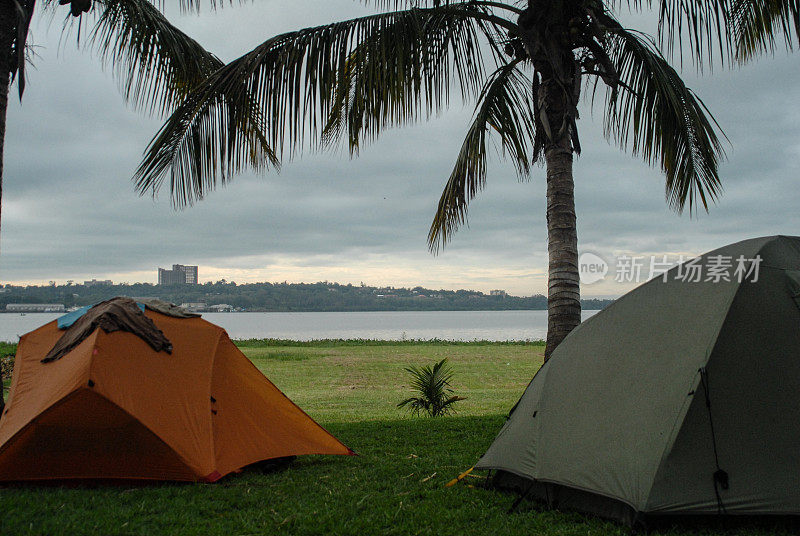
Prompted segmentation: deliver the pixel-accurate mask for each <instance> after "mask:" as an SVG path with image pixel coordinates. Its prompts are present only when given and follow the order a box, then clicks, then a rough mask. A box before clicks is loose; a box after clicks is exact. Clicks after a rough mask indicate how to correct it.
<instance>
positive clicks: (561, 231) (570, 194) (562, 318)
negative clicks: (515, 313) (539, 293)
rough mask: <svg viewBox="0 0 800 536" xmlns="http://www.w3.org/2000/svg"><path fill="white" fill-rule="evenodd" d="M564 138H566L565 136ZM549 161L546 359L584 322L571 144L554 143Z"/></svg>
mask: <svg viewBox="0 0 800 536" xmlns="http://www.w3.org/2000/svg"><path fill="white" fill-rule="evenodd" d="M562 141H563V140H562ZM545 162H546V164H547V253H548V257H549V262H548V272H547V345H546V346H545V350H544V358H545V361H546V360H547V359H548V358H549V357H550V354H552V353H553V350H555V349H556V346H558V345H559V344H560V343H561V341H562V340H564V337H566V336H567V335H568V334H569V332H570V331H572V330H573V329H575V327H576V326H577V325H578V324H580V322H581V301H580V298H581V295H580V279H579V273H578V231H577V226H576V217H575V191H574V190H575V187H574V182H573V178H572V147H571V145H570V144H569V138H567V139H566V144H564V143H559V144H552V145H551V146H550V147H548V148H547V149H546V151H545Z"/></svg>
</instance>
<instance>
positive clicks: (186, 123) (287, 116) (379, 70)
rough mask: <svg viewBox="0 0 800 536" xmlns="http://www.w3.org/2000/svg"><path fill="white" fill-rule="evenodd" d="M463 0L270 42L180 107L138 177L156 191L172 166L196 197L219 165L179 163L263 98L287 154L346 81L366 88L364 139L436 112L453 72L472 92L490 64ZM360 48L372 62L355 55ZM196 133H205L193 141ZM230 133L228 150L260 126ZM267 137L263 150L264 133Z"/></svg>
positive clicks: (179, 186)
mask: <svg viewBox="0 0 800 536" xmlns="http://www.w3.org/2000/svg"><path fill="white" fill-rule="evenodd" d="M464 6H465V7H463V8H461V11H462V13H461V15H462V16H453V13H452V11H453V8H452V6H451V7H450V8H449V10H448V11H447V13H446V14H445V13H442V12H440V11H437V10H436V9H430V10H419V9H413V10H408V11H400V12H392V13H385V14H379V15H373V16H369V17H363V18H359V19H353V20H350V21H345V22H340V23H335V24H331V25H326V26H320V27H316V28H308V29H305V30H300V31H297V32H291V33H287V34H283V35H279V36H277V37H274V38H272V39H270V40H268V41H266V42H265V43H262V44H261V45H260V46H258V47H257V48H255V49H254V50H253V51H251V52H249V53H248V54H246V55H244V56H242V57H241V58H239V59H237V60H234V61H233V62H231V63H230V64H228V65H226V66H224V67H222V68H221V69H219V70H218V71H217V72H216V73H214V74H213V75H212V76H210V77H209V78H208V79H207V80H206V81H205V82H203V83H202V84H200V85H199V86H197V87H196V88H195V89H194V90H193V91H192V92H191V93H190V94H189V95H188V97H187V98H186V99H185V101H184V102H183V103H182V104H181V105H180V106H179V107H178V108H177V109H176V110H175V111H174V113H173V114H172V116H171V117H170V118H169V120H168V121H167V123H166V124H165V126H164V128H163V129H162V131H161V133H160V134H159V136H158V137H157V138H156V139H155V140H153V142H152V144H151V146H150V148H149V149H148V151H147V153H146V155H145V158H144V161H143V162H142V164H141V166H140V168H139V171H138V172H137V175H136V177H135V180H136V181H137V189H138V190H139V191H140V192H144V191H147V190H150V191H153V192H154V193H155V192H156V191H157V190H158V188H159V187H160V186H161V184H162V183H163V182H164V179H165V176H164V175H165V174H170V177H171V179H170V180H171V183H172V185H173V190H172V194H173V200H174V201H175V203H176V204H177V205H179V206H182V205H185V204H187V203H191V201H192V200H193V197H192V196H191V195H188V196H187V193H189V192H194V193H195V194H199V193H200V190H201V189H200V186H199V185H201V184H202V185H203V186H204V188H202V193H206V192H207V191H208V190H207V189H205V187H213V185H214V184H215V181H216V179H215V178H213V177H210V176H208V175H206V174H205V173H211V172H213V171H214V169H217V170H218V169H220V167H219V166H215V167H211V166H202V167H201V166H193V167H191V168H189V167H186V166H177V167H173V166H172V162H177V161H178V160H179V161H184V162H188V161H193V160H197V158H199V156H198V155H196V154H194V153H193V151H194V150H195V149H196V148H199V147H208V146H211V145H214V144H216V140H215V139H214V138H213V137H209V134H210V133H211V132H212V130H214V131H216V130H219V129H220V127H219V126H217V125H216V124H215V126H214V129H212V128H211V127H210V126H209V125H211V124H212V123H216V122H217V121H220V120H223V121H224V120H225V118H226V117H227V116H228V115H230V114H231V113H233V114H234V115H235V116H237V117H238V115H240V114H239V113H238V112H234V111H235V110H240V109H244V110H250V109H252V108H253V107H254V106H255V107H256V108H258V109H261V110H263V111H264V117H263V119H262V120H261V121H260V122H259V123H257V124H258V125H260V127H261V128H263V130H262V132H265V133H267V134H266V140H267V141H268V145H269V147H271V148H272V150H274V154H275V155H276V157H280V156H281V155H283V152H284V147H285V145H287V144H288V145H289V147H290V149H291V150H292V152H294V151H297V150H300V149H301V148H302V147H303V146H304V144H305V139H306V137H307V136H309V137H311V138H312V139H316V138H318V137H319V135H320V134H321V133H322V131H323V129H324V128H325V125H326V124H328V123H329V121H328V119H329V117H331V115H332V113H333V111H334V107H335V106H342V100H341V95H342V94H345V93H346V92H342V91H340V90H339V88H340V86H341V85H343V84H350V86H349V87H351V88H358V90H357V91H356V89H353V91H355V92H354V93H352V95H353V96H354V97H355V98H356V99H357V100H356V101H351V102H355V105H354V106H356V107H354V106H350V105H349V104H348V107H347V109H348V113H350V114H352V115H353V117H354V118H357V120H355V119H354V120H352V121H350V122H349V123H348V125H349V128H351V129H352V131H353V132H357V133H358V136H359V137H360V138H361V139H364V138H367V139H370V138H374V137H375V136H377V135H378V134H379V133H380V132H381V131H382V130H383V129H384V128H385V127H387V126H389V125H398V124H403V123H405V122H408V121H411V120H415V119H417V118H418V117H420V116H423V117H425V116H428V115H430V114H432V113H435V112H436V111H438V110H439V109H441V108H442V107H443V106H444V105H445V104H446V102H447V98H448V96H449V91H450V90H451V82H452V81H453V79H455V81H456V82H457V85H458V87H460V89H461V91H462V92H463V93H464V94H465V95H469V94H470V92H471V91H473V88H474V87H475V85H476V84H475V80H479V79H480V77H481V75H482V70H481V61H480V55H479V52H480V51H479V48H478V42H477V41H478V38H477V34H476V29H475V26H476V24H475V22H474V21H475V19H474V18H472V15H473V14H474V13H473V12H474V9H472V8H470V7H469V6H468V5H466V4H464ZM354 54H355V55H356V56H355V57H357V58H358V60H359V61H363V62H364V63H363V64H361V63H357V62H354V61H353V57H354V56H353V55H354ZM356 72H357V76H356V74H353V73H356ZM348 73H351V74H348ZM255 124H256V123H253V125H255ZM189 139H194V140H197V143H195V144H191V145H190V144H186V143H185V141H186V140H189ZM228 139H229V140H230V141H232V142H233V143H232V145H231V150H229V151H227V153H225V154H226V155H227V156H228V157H233V156H235V155H239V154H245V153H250V152H251V151H252V147H251V146H250V145H249V144H250V143H251V142H254V141H256V138H254V137H251V136H243V137H233V138H228ZM258 145H259V146H260V147H261V149H260V150H262V151H263V148H264V146H263V144H262V143H261V141H260V140H259V142H258ZM176 158H177V160H175V159H176ZM228 169H232V168H231V167H230V166H229V167H228ZM194 171H203V172H204V174H203V175H200V176H197V175H193V174H192V173H190V172H194ZM193 183H194V184H193ZM176 195H177V197H176ZM197 197H198V196H194V198H197Z"/></svg>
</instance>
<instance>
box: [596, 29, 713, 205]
mask: <svg viewBox="0 0 800 536" xmlns="http://www.w3.org/2000/svg"><path fill="white" fill-rule="evenodd" d="M609 47H610V54H609V56H610V57H611V59H612V61H613V63H614V66H615V69H616V71H617V73H618V74H619V76H620V82H621V84H620V85H621V86H622V88H623V89H619V90H617V89H610V90H609V91H608V98H607V100H606V110H605V118H604V123H605V134H606V136H607V137H608V138H612V139H614V140H615V141H616V142H617V143H618V144H619V145H620V147H621V148H623V149H629V150H630V151H631V153H632V154H634V155H640V156H641V157H642V158H644V160H645V161H646V162H648V163H650V164H653V163H655V162H656V161H658V163H659V164H660V166H661V169H662V170H663V171H664V173H665V174H666V197H667V202H668V204H669V205H670V207H672V208H673V209H675V210H677V211H678V212H680V211H682V210H683V209H684V208H685V207H687V206H688V208H689V211H690V212H692V211H693V210H694V209H695V208H696V207H697V206H698V205H700V204H702V206H703V208H705V209H706V210H708V203H709V201H713V200H715V199H716V198H717V196H718V195H719V193H720V191H721V183H720V178H719V171H718V165H719V161H720V159H722V158H724V150H723V148H722V144H721V142H720V140H719V138H718V137H717V129H718V128H719V127H718V125H717V124H716V121H715V120H714V118H713V117H712V116H711V114H710V112H709V111H708V109H707V108H706V107H705V105H704V104H703V102H702V101H701V100H700V99H699V98H698V97H697V96H696V95H695V94H694V93H693V92H692V91H691V90H690V89H689V88H687V87H686V85H685V84H684V83H683V81H682V80H681V78H680V76H679V75H678V73H677V72H676V71H675V69H673V68H672V67H670V66H669V64H668V63H667V61H666V60H665V59H664V57H663V56H662V55H661V54H660V53H659V52H658V51H657V50H656V48H655V44H654V43H652V42H649V41H646V40H645V39H643V38H641V37H640V36H639V35H637V34H634V33H633V32H630V31H627V30H624V29H622V28H617V29H614V30H613V31H611V32H610V33H609Z"/></svg>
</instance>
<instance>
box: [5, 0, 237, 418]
mask: <svg viewBox="0 0 800 536" xmlns="http://www.w3.org/2000/svg"><path fill="white" fill-rule="evenodd" d="M162 1H163V0H159V2H157V3H156V4H154V3H153V2H151V1H150V0H94V2H92V0H58V1H56V0H40V5H41V7H42V9H44V10H50V11H53V12H54V13H59V11H58V10H62V11H64V15H65V16H66V21H65V25H69V24H70V18H73V19H74V20H78V21H79V24H81V23H86V24H88V25H91V26H90V34H89V36H88V39H89V43H90V44H91V45H92V48H93V49H94V50H95V51H96V52H97V53H98V55H99V57H100V59H101V60H102V61H104V62H106V63H107V64H109V65H110V66H111V67H112V68H113V70H114V72H115V73H116V74H117V75H118V76H119V77H120V78H121V80H122V88H123V93H124V97H125V98H126V100H128V101H130V102H131V103H132V104H133V105H134V106H136V107H138V108H141V109H143V110H145V111H147V112H149V113H157V114H161V115H166V114H167V113H169V112H170V111H172V109H173V108H174V106H175V105H176V104H177V103H179V102H181V101H182V99H183V97H184V96H185V95H186V94H187V92H188V90H189V89H190V88H191V87H192V86H193V85H195V84H196V83H197V82H198V81H200V80H204V79H206V78H207V77H208V76H210V75H211V74H212V73H214V72H216V71H217V70H219V69H220V68H221V67H222V66H223V62H222V61H220V60H219V59H218V58H217V57H216V56H214V55H213V54H211V53H209V52H207V51H206V50H205V49H203V47H201V46H200V45H199V44H198V43H197V42H196V41H194V40H193V39H191V38H190V37H188V36H187V35H186V34H184V33H183V32H181V31H180V30H178V29H177V28H176V27H175V26H173V25H171V24H170V23H169V21H168V20H167V19H166V18H165V17H164V15H163V14H162V13H161V11H160V9H159V8H160V7H163V6H162ZM179 3H180V7H181V8H183V9H184V10H190V9H197V8H199V6H200V4H201V2H200V0H180V2H179ZM209 3H210V4H211V5H212V7H213V6H214V5H215V4H216V3H217V0H209ZM67 4H68V5H67ZM35 7H36V0H0V202H1V201H2V185H3V146H4V141H5V130H6V111H7V108H8V94H9V86H10V84H11V82H12V81H13V80H14V79H16V81H17V86H18V90H19V98H20V99H22V95H23V92H24V90H25V63H26V50H25V49H26V41H27V38H28V28H29V26H30V23H31V18H32V16H33V12H34V8H35ZM85 19H88V20H85ZM79 31H80V30H79ZM247 128H248V127H247V125H246V124H242V125H241V126H240V129H241V130H242V131H243V132H246V131H247ZM0 214H1V213H0ZM0 219H1V218H0ZM3 406H4V403H3V400H2V397H1V396H0V415H2V411H3Z"/></svg>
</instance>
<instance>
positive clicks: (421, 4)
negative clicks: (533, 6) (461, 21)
mask: <svg viewBox="0 0 800 536" xmlns="http://www.w3.org/2000/svg"><path fill="white" fill-rule="evenodd" d="M362 1H363V3H364V4H372V5H375V6H377V7H378V8H380V9H394V10H399V9H411V8H417V9H419V8H431V7H433V8H436V7H448V6H449V5H451V4H459V3H462V2H459V1H458V0H453V1H450V0H362ZM470 3H471V4H473V5H475V6H480V7H485V8H494V9H502V10H507V11H511V12H513V13H516V14H518V15H519V14H521V13H522V11H523V10H522V9H521V8H519V7H518V6H517V4H519V3H520V2H519V1H511V2H507V1H506V2H504V1H502V0H494V1H492V0H483V1H482V0H472V2H470Z"/></svg>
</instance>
